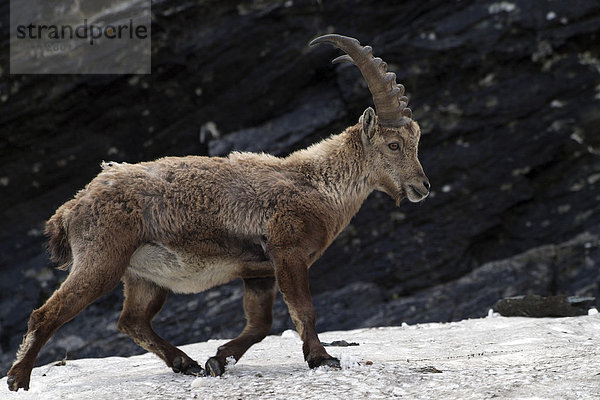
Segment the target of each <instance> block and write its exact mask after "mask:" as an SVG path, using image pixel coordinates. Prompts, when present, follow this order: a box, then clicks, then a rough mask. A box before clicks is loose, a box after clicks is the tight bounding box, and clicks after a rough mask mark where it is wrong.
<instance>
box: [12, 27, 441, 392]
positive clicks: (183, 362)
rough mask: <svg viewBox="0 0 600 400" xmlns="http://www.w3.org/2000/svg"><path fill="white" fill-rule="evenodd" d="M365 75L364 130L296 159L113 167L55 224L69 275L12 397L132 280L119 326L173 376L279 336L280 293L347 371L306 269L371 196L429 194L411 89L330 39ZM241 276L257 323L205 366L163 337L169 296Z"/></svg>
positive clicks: (304, 334) (33, 330)
mask: <svg viewBox="0 0 600 400" xmlns="http://www.w3.org/2000/svg"><path fill="white" fill-rule="evenodd" d="M325 42H326V43H331V44H333V45H335V46H337V47H339V48H340V49H342V50H344V51H345V52H346V53H347V54H346V55H343V56H341V57H338V58H336V59H335V60H334V62H338V61H349V62H351V63H353V64H355V65H356V66H358V68H359V69H360V71H361V73H362V74H363V76H364V78H365V79H366V81H367V83H368V86H369V90H370V91H371V94H372V95H373V100H374V103H375V108H376V110H377V112H375V111H374V110H373V109H372V108H370V107H369V108H367V109H366V110H365V111H364V113H363V115H362V116H361V117H360V119H359V122H358V123H357V124H356V125H354V126H350V127H348V128H347V129H346V130H345V131H344V132H342V133H341V134H338V135H334V136H331V137H330V138H328V139H326V140H323V141H322V142H320V143H318V144H315V145H313V146H312V147H309V148H307V149H304V150H300V151H297V152H295V153H292V154H291V155H289V156H287V157H285V158H277V157H273V156H270V155H265V154H252V153H233V154H231V155H229V157H227V158H216V157H215V158H208V157H194V156H190V157H166V158H162V159H159V160H156V161H153V162H144V163H139V164H125V163H123V164H110V163H109V164H104V165H103V171H102V172H101V173H100V174H99V175H98V176H97V177H96V178H94V179H93V180H92V181H91V182H90V183H89V184H88V185H87V186H86V187H85V188H84V189H83V190H81V191H80V192H79V193H77V195H76V196H75V198H74V199H72V200H70V201H68V202H66V203H65V204H63V205H62V206H61V207H60V208H59V209H58V210H57V211H56V213H55V214H54V215H53V216H52V218H50V220H49V221H48V222H47V225H46V233H47V235H48V236H49V248H50V252H51V257H52V259H53V261H55V262H57V263H61V264H63V265H68V264H69V263H72V266H71V271H70V273H69V276H68V277H67V279H66V280H65V281H64V283H63V284H62V285H61V286H60V288H59V289H58V290H56V292H54V294H53V295H52V296H51V297H50V298H49V299H48V301H47V302H46V303H45V304H44V305H43V306H42V307H40V308H39V309H37V310H34V311H33V312H32V313H31V317H30V320H29V325H28V331H27V333H26V334H25V336H24V338H23V343H22V344H21V347H20V349H19V352H18V354H17V357H16V361H15V362H14V364H13V366H12V368H11V369H10V371H9V373H8V385H9V388H10V389H11V390H18V389H19V388H24V389H25V390H27V389H28V388H29V380H30V374H31V370H32V368H33V365H34V362H35V359H36V357H37V354H38V353H39V351H40V349H41V348H42V346H43V345H44V344H45V343H46V341H47V340H48V339H49V338H50V337H51V336H52V335H53V334H54V333H55V332H56V330H57V329H58V328H59V327H60V326H62V325H63V324H64V323H65V322H67V321H69V320H70V319H72V318H73V317H75V316H76V315H77V314H78V313H79V312H80V311H81V310H83V309H84V308H85V307H86V306H87V305H89V304H90V303H91V302H93V301H94V300H96V299H97V298H98V297H100V296H102V295H103V294H105V293H107V292H108V291H111V290H113V289H114V288H115V287H116V286H117V285H118V283H119V281H121V280H122V281H123V282H124V286H125V302H124V305H123V311H122V313H121V316H120V318H119V321H118V324H117V326H118V328H119V329H120V330H121V331H122V332H125V333H126V334H128V335H129V336H131V337H132V338H133V340H134V341H135V342H136V343H137V344H139V345H140V346H142V347H143V348H144V349H147V350H148V351H151V352H153V353H155V354H156V355H157V356H159V357H160V358H162V359H163V360H164V361H165V363H166V364H167V365H168V366H169V367H171V368H172V369H173V371H175V372H181V373H185V374H195V375H203V374H210V375H215V376H217V375H221V374H222V373H223V372H224V368H225V363H226V359H227V358H229V357H234V359H236V360H239V359H240V357H241V356H242V355H243V354H244V353H245V352H246V350H248V348H249V347H250V346H252V345H253V344H254V343H257V342H259V341H261V340H262V339H263V338H264V337H265V336H266V335H267V334H268V333H269V331H270V329H271V321H272V308H273V300H274V297H275V288H276V286H277V287H279V290H280V292H281V293H282V295H283V299H284V301H285V303H286V304H287V306H288V309H289V312H290V315H291V317H292V320H293V322H294V324H295V326H296V329H297V330H298V333H299V334H300V336H301V338H302V341H303V346H302V349H303V351H304V358H305V360H306V362H307V363H308V366H309V367H310V368H315V367H318V366H321V365H325V366H330V367H339V361H338V360H337V359H335V358H333V357H331V356H330V355H329V354H327V352H326V351H325V348H324V347H323V345H322V344H321V342H320V341H319V339H318V337H317V333H316V330H315V311H314V308H313V305H312V300H311V295H310V290H309V283H308V282H309V281H308V269H309V267H310V266H311V264H312V263H314V262H315V260H317V259H318V258H319V256H321V254H323V252H324V251H325V249H326V248H327V247H328V246H329V245H330V244H331V242H332V241H333V240H334V239H335V237H336V236H337V235H338V234H339V233H340V231H341V230H342V229H343V228H344V227H345V226H346V225H347V224H348V223H349V222H350V220H351V218H352V217H353V216H354V215H355V214H356V213H357V212H358V210H359V208H360V206H361V205H362V203H363V202H364V200H365V199H366V198H367V196H369V194H370V193H371V192H372V191H373V190H381V191H383V192H385V193H387V194H388V195H389V196H390V197H392V199H394V200H395V201H396V203H399V202H400V201H401V200H402V199H403V198H405V197H407V198H408V199H409V200H410V201H412V202H418V201H421V200H423V199H424V198H425V197H426V196H427V195H428V194H429V181H428V180H427V177H426V176H425V174H424V172H423V169H422V167H421V164H420V163H419V160H418V159H417V145H418V142H419V136H420V131H419V126H418V125H417V123H416V122H415V121H413V119H412V113H411V111H410V109H409V108H407V102H408V99H407V98H406V97H405V96H403V93H404V87H403V86H402V85H398V84H396V76H395V75H394V74H393V73H391V72H387V65H386V64H385V63H384V62H383V61H382V60H381V59H379V58H373V55H372V49H371V48H370V47H368V46H366V47H363V46H361V45H360V43H359V42H358V41H357V40H356V39H352V38H349V37H344V36H340V35H333V34H332V35H325V36H321V37H319V38H317V39H315V40H314V41H313V42H311V44H315V43H325ZM236 278H241V279H243V282H244V290H245V292H244V311H245V314H246V319H247V325H246V327H245V328H244V330H243V332H242V333H241V334H240V335H239V336H238V337H237V338H235V339H233V340H232V341H230V342H228V343H226V344H225V345H223V346H221V347H219V349H218V351H217V354H216V355H215V356H214V357H211V358H210V359H209V360H208V361H207V362H206V364H205V369H206V370H204V369H203V368H202V367H200V366H199V365H198V363H196V362H195V361H194V360H193V359H192V358H190V357H189V356H188V355H186V354H185V353H184V352H182V351H181V350H179V349H177V348H176V347H175V346H173V345H171V344H170V343H168V342H167V341H166V340H164V339H163V338H161V337H160V336H158V335H157V334H156V333H155V332H154V330H153V329H152V326H151V320H152V318H153V317H154V316H155V315H156V313H158V311H159V310H160V309H161V307H162V305H163V304H164V302H165V299H166V297H167V293H168V291H169V290H172V291H174V292H178V293H197V292H200V291H203V290H206V289H208V288H211V287H213V286H215V285H220V284H223V283H226V282H229V281H231V280H233V279H236Z"/></svg>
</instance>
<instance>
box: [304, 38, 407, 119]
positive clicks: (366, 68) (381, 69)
mask: <svg viewBox="0 0 600 400" xmlns="http://www.w3.org/2000/svg"><path fill="white" fill-rule="evenodd" d="M319 43H329V44H332V45H334V46H335V47H337V48H339V49H341V50H343V51H345V52H346V54H344V55H342V56H339V57H337V58H336V59H334V60H333V61H332V62H333V63H334V64H335V63H339V62H350V63H352V64H354V65H356V66H357V67H358V69H359V70H360V72H361V74H362V76H363V77H364V78H365V80H366V81H367V85H368V86H369V91H370V92H371V95H372V96H373V103H375V110H376V112H377V116H378V117H379V123H380V124H381V125H384V126H393V127H398V126H403V125H405V124H406V123H408V122H409V120H410V119H411V118H412V111H411V109H410V108H408V107H407V105H408V98H407V97H406V96H404V86H403V85H401V84H397V83H396V74H394V73H393V72H388V70H387V63H386V62H385V61H383V60H382V59H381V58H379V57H373V49H372V48H371V46H361V45H360V42H359V41H358V40H356V39H354V38H351V37H348V36H342V35H337V34H329V35H323V36H319V37H318V38H316V39H314V40H313V41H311V42H310V45H311V46H314V45H315V44H319Z"/></svg>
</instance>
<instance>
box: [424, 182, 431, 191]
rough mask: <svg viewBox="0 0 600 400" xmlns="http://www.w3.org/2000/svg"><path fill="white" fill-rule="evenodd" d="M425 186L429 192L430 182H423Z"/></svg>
mask: <svg viewBox="0 0 600 400" xmlns="http://www.w3.org/2000/svg"><path fill="white" fill-rule="evenodd" d="M423 186H425V189H427V190H429V189H431V185H430V184H429V181H423Z"/></svg>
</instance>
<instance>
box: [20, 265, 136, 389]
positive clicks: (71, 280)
mask: <svg viewBox="0 0 600 400" xmlns="http://www.w3.org/2000/svg"><path fill="white" fill-rule="evenodd" d="M97 265H98V263H96V262H93V260H91V259H88V260H85V259H80V260H79V261H78V260H75V261H74V263H73V267H72V269H71V273H70V274H69V276H68V277H67V279H66V280H65V281H64V282H63V284H62V285H61V286H60V287H59V288H58V289H57V290H56V291H55V292H54V294H52V296H50V298H49V299H48V300H47V301H46V303H45V304H44V305H43V306H42V307H40V308H38V309H37V310H34V311H33V312H32V313H31V316H30V317H29V323H28V329H27V333H26V334H25V336H24V337H23V343H22V344H21V346H20V347H19V351H18V353H17V359H16V360H15V362H14V363H13V365H12V367H11V369H10V371H8V387H9V389H10V390H13V391H17V390H19V388H23V389H25V390H28V389H29V380H30V375H31V370H32V368H33V365H34V363H35V359H36V358H37V355H38V353H39V352H40V350H41V348H42V346H43V345H44V344H45V343H46V342H47V341H48V339H50V337H52V335H54V333H55V332H56V331H57V330H58V328H60V327H61V326H62V325H63V324H65V323H66V322H68V321H70V320H71V319H73V318H74V317H75V316H76V315H77V314H79V313H80V312H81V311H82V310H83V309H84V308H85V307H87V306H88V305H89V304H90V303H92V302H93V301H94V300H96V299H97V298H99V297H100V296H102V295H103V294H105V293H108V292H110V291H111V290H113V289H114V288H115V287H116V286H117V285H118V283H119V281H120V279H121V276H122V274H123V272H124V271H125V268H126V267H127V263H126V262H123V263H121V265H119V264H118V263H114V264H112V265H111V264H110V263H108V264H106V263H103V265H102V266H103V268H98V267H97ZM109 267H110V268H109Z"/></svg>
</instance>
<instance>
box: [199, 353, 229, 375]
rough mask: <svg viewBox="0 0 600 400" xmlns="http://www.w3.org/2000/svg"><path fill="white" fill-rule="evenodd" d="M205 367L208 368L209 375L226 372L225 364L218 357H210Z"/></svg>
mask: <svg viewBox="0 0 600 400" xmlns="http://www.w3.org/2000/svg"><path fill="white" fill-rule="evenodd" d="M204 368H206V375H208V376H214V377H217V376H221V375H223V373H224V372H225V365H224V364H223V363H221V361H219V359H218V358H217V357H211V358H209V359H208V361H207V362H206V365H205V366H204Z"/></svg>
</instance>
